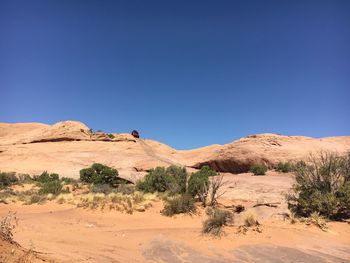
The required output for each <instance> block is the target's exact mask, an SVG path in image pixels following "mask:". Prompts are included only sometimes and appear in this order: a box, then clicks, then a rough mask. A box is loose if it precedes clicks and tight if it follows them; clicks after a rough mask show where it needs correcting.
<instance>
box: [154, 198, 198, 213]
mask: <svg viewBox="0 0 350 263" xmlns="http://www.w3.org/2000/svg"><path fill="white" fill-rule="evenodd" d="M195 211H196V206H195V204H194V199H193V198H192V196H191V195H189V194H183V195H176V196H173V197H171V198H168V199H167V200H166V201H165V205H164V209H163V210H162V211H161V213H162V214H163V215H165V216H173V215H175V214H181V213H194V212H195Z"/></svg>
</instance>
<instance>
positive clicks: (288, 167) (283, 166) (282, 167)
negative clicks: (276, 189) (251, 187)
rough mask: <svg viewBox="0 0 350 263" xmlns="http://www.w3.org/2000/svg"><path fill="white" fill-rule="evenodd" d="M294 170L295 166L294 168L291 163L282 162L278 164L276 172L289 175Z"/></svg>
mask: <svg viewBox="0 0 350 263" xmlns="http://www.w3.org/2000/svg"><path fill="white" fill-rule="evenodd" d="M292 168H293V166H292V164H291V163H289V162H286V163H282V162H280V163H278V164H277V167H276V171H278V172H281V173H289V172H291V171H292Z"/></svg>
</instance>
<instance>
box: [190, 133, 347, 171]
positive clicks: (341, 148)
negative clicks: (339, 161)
mask: <svg viewBox="0 0 350 263" xmlns="http://www.w3.org/2000/svg"><path fill="white" fill-rule="evenodd" d="M320 151H332V152H338V153H340V154H343V153H346V152H347V151H350V137H349V136H342V137H328V138H321V139H315V138H310V137H304V136H283V135H277V134H258V135H252V136H248V137H244V138H241V139H239V140H237V141H234V142H232V143H230V144H227V145H223V146H222V147H220V148H219V149H216V150H214V151H213V152H212V154H211V155H210V156H205V157H204V158H202V160H199V161H198V162H197V163H195V164H193V165H192V166H193V167H195V168H199V167H201V166H203V165H209V166H211V167H213V168H214V169H216V170H218V171H221V172H230V173H243V172H247V171H248V170H249V168H250V166H251V165H253V164H265V165H267V166H268V167H271V168H272V167H275V166H276V165H277V164H278V163H279V162H287V161H293V160H300V159H307V158H308V157H309V155H310V154H315V153H317V152H320Z"/></svg>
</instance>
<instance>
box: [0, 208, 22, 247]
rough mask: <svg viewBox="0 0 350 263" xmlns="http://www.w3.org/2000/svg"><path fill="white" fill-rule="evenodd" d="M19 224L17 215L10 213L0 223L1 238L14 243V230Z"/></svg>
mask: <svg viewBox="0 0 350 263" xmlns="http://www.w3.org/2000/svg"><path fill="white" fill-rule="evenodd" d="M17 223H18V220H17V216H16V213H15V212H11V211H9V212H8V213H7V215H6V216H4V217H3V218H2V219H1V221H0V237H1V238H2V239H4V240H6V241H8V242H11V243H13V242H14V241H13V230H14V229H15V227H16V226H17Z"/></svg>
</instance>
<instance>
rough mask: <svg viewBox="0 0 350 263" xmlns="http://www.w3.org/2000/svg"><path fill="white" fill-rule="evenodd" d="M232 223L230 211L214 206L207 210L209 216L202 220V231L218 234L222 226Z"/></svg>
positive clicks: (220, 232)
mask: <svg viewBox="0 0 350 263" xmlns="http://www.w3.org/2000/svg"><path fill="white" fill-rule="evenodd" d="M232 223H233V215H232V213H231V212H230V211H227V210H221V209H218V208H215V209H213V210H211V211H210V212H209V218H208V219H207V220H205V221H204V223H203V228H202V232H203V233H207V234H212V235H214V236H220V235H221V234H222V233H223V232H222V227H223V226H226V225H230V224H232Z"/></svg>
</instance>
